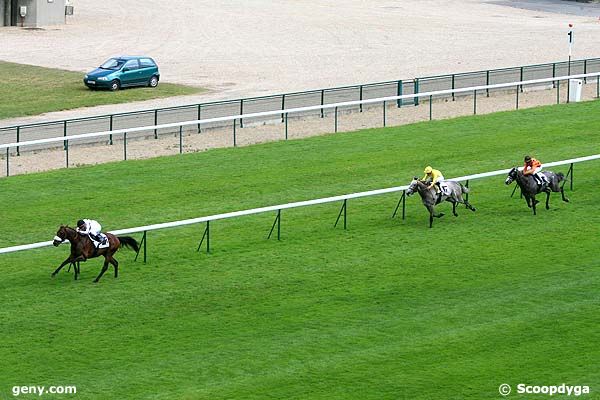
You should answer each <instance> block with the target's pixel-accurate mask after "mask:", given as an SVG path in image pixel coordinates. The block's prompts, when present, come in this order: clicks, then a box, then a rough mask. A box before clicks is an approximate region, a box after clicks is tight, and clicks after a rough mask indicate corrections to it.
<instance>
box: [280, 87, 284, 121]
mask: <svg viewBox="0 0 600 400" xmlns="http://www.w3.org/2000/svg"><path fill="white" fill-rule="evenodd" d="M281 109H282V110H285V93H284V94H283V95H282V96H281ZM281 122H285V116H284V115H283V114H281Z"/></svg>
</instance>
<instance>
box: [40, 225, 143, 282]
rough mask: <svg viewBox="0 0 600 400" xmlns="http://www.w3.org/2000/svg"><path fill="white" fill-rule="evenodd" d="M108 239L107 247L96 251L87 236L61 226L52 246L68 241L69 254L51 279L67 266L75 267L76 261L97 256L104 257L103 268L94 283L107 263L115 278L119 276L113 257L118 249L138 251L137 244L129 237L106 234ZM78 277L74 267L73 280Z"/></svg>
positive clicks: (77, 270) (117, 265)
mask: <svg viewBox="0 0 600 400" xmlns="http://www.w3.org/2000/svg"><path fill="white" fill-rule="evenodd" d="M106 236H107V237H108V243H109V245H108V247H105V248H102V249H96V246H94V243H93V242H92V239H90V238H89V237H88V236H87V235H81V234H79V233H78V232H77V231H76V230H75V229H73V228H71V227H68V226H64V225H61V227H60V228H59V229H58V232H56V236H55V237H54V241H53V242H52V244H53V245H54V246H58V245H59V244H61V243H62V242H64V241H65V240H68V241H69V242H70V243H71V254H70V255H69V257H67V259H66V260H65V261H63V262H62V264H60V266H59V267H58V268H57V269H56V270H55V271H54V272H53V273H52V277H54V276H56V274H58V272H59V271H60V270H61V269H62V267H64V266H65V265H67V264H73V265H75V263H76V262H78V261H85V260H87V259H88V258H95V257H99V256H104V266H103V267H102V271H100V275H98V277H97V278H96V279H95V280H94V282H98V281H99V280H100V278H101V277H102V275H104V273H105V272H106V270H107V269H108V263H111V264H112V265H113V267H114V268H115V278H116V277H118V275H119V263H118V262H117V260H115V258H114V257H113V255H114V254H115V253H116V252H117V250H119V248H121V247H123V246H125V247H129V248H131V249H133V250H134V251H136V252H138V251H139V246H138V242H137V241H136V240H135V239H134V238H132V237H129V236H119V237H117V236H115V235H113V234H110V233H107V234H106ZM78 275H79V267H77V266H76V265H75V279H77V276H78Z"/></svg>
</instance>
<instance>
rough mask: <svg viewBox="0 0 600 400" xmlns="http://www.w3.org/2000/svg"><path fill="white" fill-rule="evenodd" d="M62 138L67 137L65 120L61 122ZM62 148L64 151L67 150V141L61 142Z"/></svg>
mask: <svg viewBox="0 0 600 400" xmlns="http://www.w3.org/2000/svg"><path fill="white" fill-rule="evenodd" d="M63 136H64V137H67V120H65V121H64V122H63ZM63 147H64V148H65V150H66V149H67V141H66V140H65V141H64V142H63Z"/></svg>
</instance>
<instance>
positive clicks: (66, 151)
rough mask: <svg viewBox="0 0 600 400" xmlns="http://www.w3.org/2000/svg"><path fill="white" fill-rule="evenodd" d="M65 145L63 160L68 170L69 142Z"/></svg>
mask: <svg viewBox="0 0 600 400" xmlns="http://www.w3.org/2000/svg"><path fill="white" fill-rule="evenodd" d="M66 143H67V145H66V146H65V160H66V164H67V168H69V141H68V140H67V141H66Z"/></svg>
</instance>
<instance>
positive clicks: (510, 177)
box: [504, 167, 519, 185]
mask: <svg viewBox="0 0 600 400" xmlns="http://www.w3.org/2000/svg"><path fill="white" fill-rule="evenodd" d="M518 172H519V170H518V169H517V167H513V168H512V169H511V170H510V171H509V172H508V176H507V177H506V180H505V181H504V183H505V184H507V185H510V184H511V183H512V182H513V181H514V180H515V179H517V173H518Z"/></svg>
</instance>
